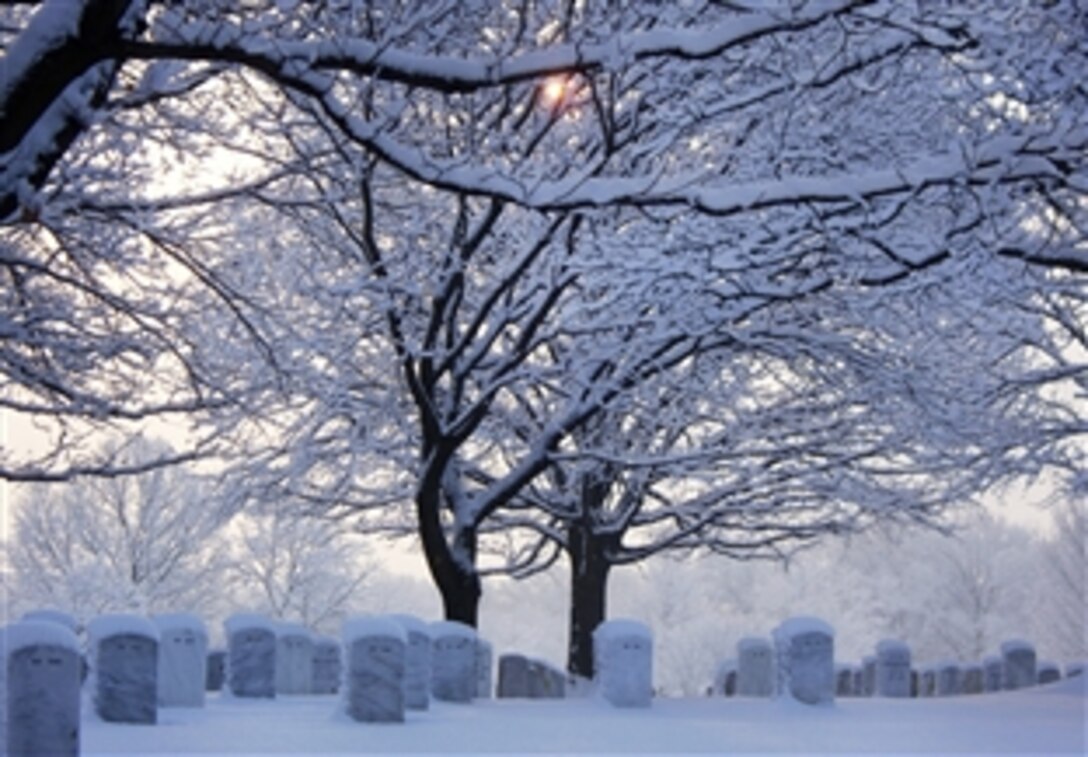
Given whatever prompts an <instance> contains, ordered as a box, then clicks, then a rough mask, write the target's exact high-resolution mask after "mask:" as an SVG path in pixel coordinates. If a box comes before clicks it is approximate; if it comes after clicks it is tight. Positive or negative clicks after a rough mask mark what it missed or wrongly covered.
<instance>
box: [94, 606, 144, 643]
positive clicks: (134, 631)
mask: <svg viewBox="0 0 1088 757" xmlns="http://www.w3.org/2000/svg"><path fill="white" fill-rule="evenodd" d="M122 634H131V635H133V636H146V637H147V638H149V639H154V640H155V641H158V640H159V629H158V628H156V627H155V624H154V623H152V622H151V621H150V620H148V619H147V618H145V617H143V616H142V615H129V614H127V613H114V614H109V615H99V616H98V617H97V618H95V619H93V620H92V621H91V622H90V623H88V624H87V635H88V636H89V637H90V638H91V639H92V640H98V641H100V640H102V639H108V638H109V637H110V636H120V635H122Z"/></svg>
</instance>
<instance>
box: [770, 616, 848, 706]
mask: <svg viewBox="0 0 1088 757" xmlns="http://www.w3.org/2000/svg"><path fill="white" fill-rule="evenodd" d="M774 643H775V650H776V652H777V658H778V660H777V662H778V686H777V693H778V695H779V696H780V697H781V696H788V697H791V698H792V699H794V700H796V701H798V702H801V703H803V704H812V705H824V704H831V703H832V702H834V701H835V632H834V630H833V629H832V628H831V626H830V625H828V624H827V623H825V622H824V621H822V620H820V619H819V618H809V617H798V618H791V619H790V620H787V621H785V622H784V623H782V624H781V625H779V626H778V628H776V629H775V630H774Z"/></svg>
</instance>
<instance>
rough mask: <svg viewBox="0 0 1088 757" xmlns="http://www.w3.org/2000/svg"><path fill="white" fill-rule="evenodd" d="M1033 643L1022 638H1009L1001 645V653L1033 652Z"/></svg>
mask: <svg viewBox="0 0 1088 757" xmlns="http://www.w3.org/2000/svg"><path fill="white" fill-rule="evenodd" d="M1034 651H1035V645H1033V644H1032V643H1031V642H1029V641H1024V640H1023V639H1009V640H1008V641H1006V642H1005V643H1003V644H1002V645H1001V654H1004V655H1007V654H1012V653H1013V652H1034Z"/></svg>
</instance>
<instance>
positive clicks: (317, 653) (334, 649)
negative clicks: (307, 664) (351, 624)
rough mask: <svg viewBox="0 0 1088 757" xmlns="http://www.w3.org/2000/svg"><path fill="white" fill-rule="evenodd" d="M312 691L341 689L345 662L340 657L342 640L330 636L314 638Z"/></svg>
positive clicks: (329, 691) (324, 692) (323, 692)
mask: <svg viewBox="0 0 1088 757" xmlns="http://www.w3.org/2000/svg"><path fill="white" fill-rule="evenodd" d="M310 670H311V674H310V682H311V685H312V688H311V689H310V691H311V692H312V693H314V694H335V693H336V692H338V691H339V690H340V678H341V676H342V674H343V663H342V661H341V658H340V642H339V641H337V640H336V639H332V638H329V637H328V636H318V637H315V638H314V656H313V666H312V667H311V669H310Z"/></svg>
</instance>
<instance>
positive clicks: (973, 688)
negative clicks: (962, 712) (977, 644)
mask: <svg viewBox="0 0 1088 757" xmlns="http://www.w3.org/2000/svg"><path fill="white" fill-rule="evenodd" d="M983 687H984V673H983V670H982V666H981V665H974V664H972V665H965V666H964V667H963V693H964V694H981V693H982V692H983V690H984V688H983Z"/></svg>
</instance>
